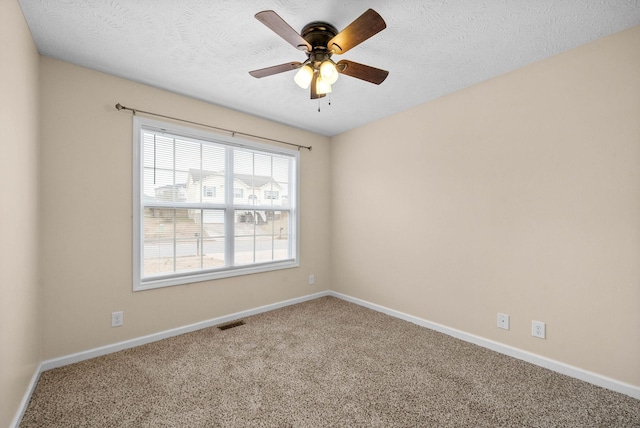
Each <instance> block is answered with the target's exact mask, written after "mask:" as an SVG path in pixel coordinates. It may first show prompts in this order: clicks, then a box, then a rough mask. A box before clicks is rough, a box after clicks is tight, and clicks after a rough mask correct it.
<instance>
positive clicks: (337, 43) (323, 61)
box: [249, 9, 389, 99]
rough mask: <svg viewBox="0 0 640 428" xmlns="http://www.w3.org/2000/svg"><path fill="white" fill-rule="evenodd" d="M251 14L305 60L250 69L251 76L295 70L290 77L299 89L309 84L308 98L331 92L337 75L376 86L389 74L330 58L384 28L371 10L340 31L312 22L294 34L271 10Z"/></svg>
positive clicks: (383, 23) (327, 25) (318, 22)
mask: <svg viewBox="0 0 640 428" xmlns="http://www.w3.org/2000/svg"><path fill="white" fill-rule="evenodd" d="M255 17H256V19H257V20H258V21H260V22H262V23H263V24H264V25H266V26H267V27H268V28H269V29H271V30H272V31H273V32H275V33H276V34H278V35H279V36H280V37H282V38H283V39H284V40H285V41H287V42H288V43H289V44H290V45H292V46H293V47H295V48H296V49H299V50H303V51H305V52H306V54H307V59H306V60H305V61H304V62H302V63H301V62H288V63H285V64H280V65H275V66H272V67H267V68H262V69H259V70H253V71H250V72H249V74H250V75H252V76H253V77H256V78H262V77H266V76H271V75H274V74H278V73H283V72H285V71H291V70H296V69H298V71H297V72H296V74H295V76H294V78H293V80H294V81H295V83H296V84H297V85H298V86H300V87H301V88H303V89H307V88H309V87H310V88H311V99H316V98H321V97H324V96H325V95H326V94H328V93H330V92H331V85H333V84H334V83H336V81H337V80H338V77H339V75H340V74H346V75H347V76H351V77H355V78H356V79H361V80H364V81H367V82H370V83H374V84H376V85H379V84H380V83H382V82H383V81H384V80H385V79H386V78H387V76H388V75H389V72H388V71H386V70H382V69H379V68H375V67H371V66H368V65H364V64H359V63H357V62H353V61H348V60H342V61H339V62H338V63H337V64H336V63H335V62H334V61H333V60H332V59H331V55H333V54H338V55H339V54H343V53H345V52H347V51H348V50H350V49H351V48H353V47H355V46H357V45H359V44H360V43H362V42H364V41H365V40H367V39H368V38H370V37H371V36H373V35H375V34H377V33H379V32H380V31H382V30H384V29H385V28H386V27H387V25H386V23H385V22H384V20H383V19H382V17H381V16H380V15H379V14H378V13H377V12H376V11H375V10H373V9H368V10H367V11H366V12H365V13H363V14H362V15H360V16H359V17H358V18H356V20H355V21H353V22H352V23H351V24H349V25H348V26H347V27H346V28H345V29H344V30H342V31H340V32H338V31H337V30H336V28H335V27H334V26H333V25H331V24H328V23H326V22H320V21H315V22H311V23H310V24H307V25H306V26H305V27H304V28H303V29H302V32H301V33H300V34H298V33H297V32H296V31H295V30H294V29H293V28H292V27H291V26H290V25H289V24H287V23H286V22H285V21H284V20H283V19H282V18H281V17H280V16H279V15H278V14H277V13H275V12H274V11H273V10H265V11H262V12H258V13H257V14H256V15H255Z"/></svg>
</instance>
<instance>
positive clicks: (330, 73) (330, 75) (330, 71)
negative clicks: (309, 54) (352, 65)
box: [320, 60, 340, 85]
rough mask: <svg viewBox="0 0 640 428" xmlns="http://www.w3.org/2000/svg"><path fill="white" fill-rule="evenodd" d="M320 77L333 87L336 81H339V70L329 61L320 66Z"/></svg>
mask: <svg viewBox="0 0 640 428" xmlns="http://www.w3.org/2000/svg"><path fill="white" fill-rule="evenodd" d="M320 75H321V76H322V79H323V80H324V81H325V82H327V83H328V84H329V85H333V84H334V83H336V80H338V76H339V75H340V73H338V69H337V68H336V65H335V64H334V63H333V61H329V60H327V61H324V62H323V63H322V64H321V65H320Z"/></svg>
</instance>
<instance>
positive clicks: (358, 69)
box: [336, 59, 389, 85]
mask: <svg viewBox="0 0 640 428" xmlns="http://www.w3.org/2000/svg"><path fill="white" fill-rule="evenodd" d="M336 68H337V69H338V71H339V72H340V73H341V74H346V75H347V76H351V77H355V78H356V79H361V80H366V81H367V82H371V83H375V84H376V85H379V84H381V83H382V82H384V79H386V78H387V76H388V75H389V72H388V71H387V70H382V69H380V68H375V67H371V66H369V65H364V64H360V63H357V62H353V61H349V60H346V59H343V60H342V61H340V62H338V64H336Z"/></svg>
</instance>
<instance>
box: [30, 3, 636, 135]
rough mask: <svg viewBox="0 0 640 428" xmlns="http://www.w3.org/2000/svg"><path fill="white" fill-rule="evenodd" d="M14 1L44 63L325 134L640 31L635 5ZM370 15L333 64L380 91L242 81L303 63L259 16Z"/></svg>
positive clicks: (347, 18) (339, 24)
mask: <svg viewBox="0 0 640 428" xmlns="http://www.w3.org/2000/svg"><path fill="white" fill-rule="evenodd" d="M19 3H20V5H21V7H22V10H23V13H24V15H25V17H26V20H27V23H28V25H29V28H30V29H31V32H32V34H33V38H34V41H35V43H36V45H37V47H38V50H39V51H40V53H41V54H43V55H48V56H51V57H54V58H58V59H61V60H64V61H68V62H71V63H74V64H78V65H81V66H84V67H88V68H92V69H95V70H99V71H102V72H105V73H109V74H112V75H116V76H120V77H124V78H127V79H130V80H133V81H137V82H141V83H145V84H148V85H151V86H155V87H158V88H163V89H167V90H170V91H173V92H177V93H180V94H184V95H187V96H190V97H193V98H197V99H200V100H204V101H208V102H211V103H213V104H217V105H221V106H225V107H229V108H232V109H235V110H240V111H243V112H247V113H250V114H254V115H257V116H260V117H264V118H267V119H271V120H274V121H277V122H281V123H285V124H288V125H292V126H295V127H298V128H303V129H307V130H310V131H313V132H316V133H319V134H323V135H327V136H332V135H335V134H338V133H341V132H344V131H346V130H349V129H352V128H356V127H358V126H361V125H363V124H366V123H368V122H372V121H374V120H376V119H379V118H382V117H385V116H389V115H391V114H393V113H396V112H399V111H402V110H406V109H407V108H409V107H412V106H414V105H418V104H421V103H424V102H427V101H429V100H432V99H434V98H437V97H440V96H442V95H445V94H448V93H451V92H454V91H457V90H460V89H462V88H465V87H467V86H470V85H473V84H476V83H479V82H482V81H484V80H487V79H490V78H492V77H495V76H497V75H500V74H503V73H506V72H509V71H511V70H514V69H517V68H519V67H522V66H525V65H527V64H530V63H533V62H535V61H539V60H541V59H544V58H547V57H550V56H552V55H555V54H558V53H560V52H562V51H565V50H568V49H571V48H574V47H576V46H579V45H582V44H585V43H588V42H590V41H592V40H595V39H598V38H601V37H604V36H607V35H609V34H612V33H615V32H618V31H621V30H624V29H626V28H629V27H632V26H634V25H638V24H640V1H639V0H489V1H480V0H466V1H462V0H458V1H454V0H450V1H446V0H437V1H436V0H421V1H420V0H411V1H409V0H402V1H380V0H370V1H366V2H364V1H358V0H331V1H320V0H315V1H310V0H296V1H285V0H277V1H265V0H251V1H247V0H137V1H127V0H19ZM368 8H373V9H375V10H376V11H377V12H378V13H379V14H380V15H382V17H383V18H384V20H385V21H386V23H387V28H386V29H385V30H383V31H382V32H381V33H378V34H377V35H375V36H373V37H372V38H371V39H369V40H367V41H365V42H363V43H362V44H361V45H359V46H357V47H355V48H353V49H352V50H350V51H349V52H347V53H346V54H344V55H340V56H338V55H336V56H335V57H334V59H336V60H339V59H349V60H352V61H356V62H360V63H363V64H367V65H371V66H374V67H377V68H382V69H385V70H388V71H389V72H390V74H389V77H388V78H387V80H386V81H384V82H383V83H382V84H381V85H380V86H376V85H373V84H371V83H367V82H363V81H361V80H358V79H354V78H352V77H349V76H341V77H340V79H339V80H338V82H336V84H335V85H333V89H334V91H333V93H332V94H331V96H328V97H326V98H322V99H321V100H319V101H318V100H310V99H309V91H308V90H303V89H300V88H299V87H298V86H296V84H295V83H294V82H293V75H294V73H295V72H294V71H291V72H286V73H282V74H278V75H274V76H269V77H265V78H262V79H255V78H253V77H251V76H250V75H249V74H248V72H249V71H250V70H254V69H259V68H263V67H268V66H271V65H276V64H281V63H285V62H289V61H300V62H302V61H303V60H304V59H306V56H305V54H304V52H301V51H298V50H296V49H294V48H293V47H292V46H291V45H289V44H288V43H287V42H285V41H284V40H283V39H281V38H280V37H279V36H278V35H276V34H275V33H273V32H272V31H271V30H269V29H268V28H267V27H265V26H264V25H263V24H262V23H260V22H259V21H258V20H256V19H255V18H254V17H253V15H254V14H255V13H256V12H259V11H262V10H267V9H272V10H274V11H276V12H277V13H278V14H279V15H280V16H281V17H282V18H283V19H284V20H285V21H287V22H288V23H289V24H290V25H291V26H292V27H293V28H294V29H296V30H297V31H300V30H301V29H302V27H304V26H305V25H306V24H307V23H309V22H311V21H325V22H328V23H331V24H333V25H334V26H335V27H336V28H337V29H338V30H341V29H343V28H344V27H346V26H347V25H348V24H349V23H350V22H352V21H353V20H354V19H355V18H357V17H358V16H359V15H360V14H362V13H363V12H364V11H365V10H366V9H368ZM638 48H639V49H640V46H639V47H638ZM118 101H120V102H122V103H123V104H125V105H126V100H125V99H124V98H122V97H120V98H118V99H115V98H114V100H113V102H114V103H115V102H118ZM329 102H330V105H329ZM131 107H139V106H131ZM319 107H320V110H321V111H320V112H318V108H319ZM158 113H162V112H158ZM216 125H218V126H223V125H224V124H216Z"/></svg>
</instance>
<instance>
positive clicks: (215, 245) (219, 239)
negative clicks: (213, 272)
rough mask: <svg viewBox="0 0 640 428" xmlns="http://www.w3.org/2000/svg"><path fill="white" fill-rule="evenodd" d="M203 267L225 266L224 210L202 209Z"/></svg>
mask: <svg viewBox="0 0 640 428" xmlns="http://www.w3.org/2000/svg"><path fill="white" fill-rule="evenodd" d="M202 212H203V215H202V218H203V221H202V230H203V233H202V243H201V251H202V268H203V269H211V268H218V267H223V266H224V250H225V239H224V210H202Z"/></svg>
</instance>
